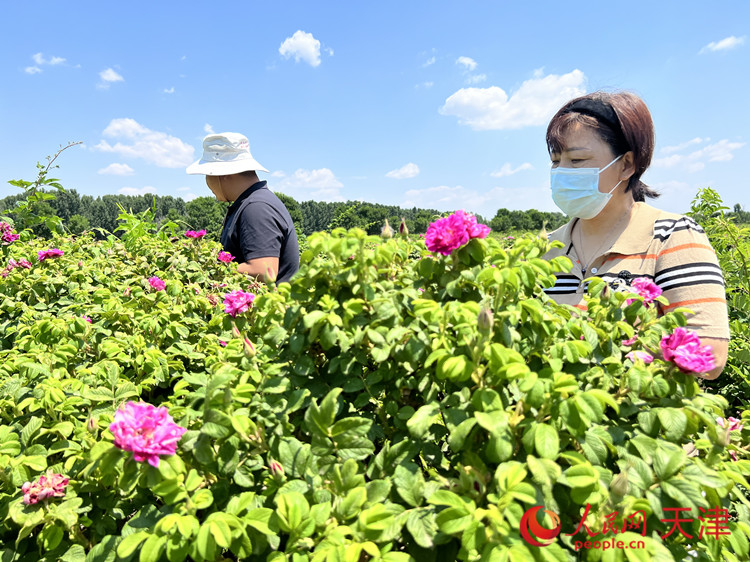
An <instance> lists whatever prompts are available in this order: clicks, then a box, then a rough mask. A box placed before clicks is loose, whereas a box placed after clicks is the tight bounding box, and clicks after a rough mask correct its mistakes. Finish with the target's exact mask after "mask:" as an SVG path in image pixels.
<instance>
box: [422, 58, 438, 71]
mask: <svg viewBox="0 0 750 562" xmlns="http://www.w3.org/2000/svg"><path fill="white" fill-rule="evenodd" d="M436 60H437V59H436V58H435V57H430V58H429V59H427V60H426V61H424V64H422V68H426V67H428V66H431V65H433V64H435V61H436Z"/></svg>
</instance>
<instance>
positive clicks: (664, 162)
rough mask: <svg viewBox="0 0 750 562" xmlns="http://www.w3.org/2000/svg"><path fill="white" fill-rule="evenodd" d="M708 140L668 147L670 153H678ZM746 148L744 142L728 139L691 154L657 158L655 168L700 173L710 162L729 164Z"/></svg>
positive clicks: (697, 140)
mask: <svg viewBox="0 0 750 562" xmlns="http://www.w3.org/2000/svg"><path fill="white" fill-rule="evenodd" d="M704 141H708V139H693V140H691V141H688V142H686V143H682V144H680V145H678V146H674V147H667V149H670V150H669V151H667V152H668V153H669V152H678V151H680V150H684V149H685V148H687V147H689V146H692V145H694V144H697V143H699V142H704ZM743 146H745V143H744V142H730V141H729V140H728V139H723V140H720V141H719V142H715V143H713V144H709V145H706V146H704V147H703V148H701V149H699V150H695V151H693V152H690V153H689V154H670V155H669V156H664V157H663V158H655V159H654V162H653V164H654V166H655V167H659V168H673V167H675V166H681V167H683V168H684V169H685V170H687V171H688V172H698V171H700V170H702V169H704V168H705V167H706V164H707V163H709V162H728V161H729V160H732V159H733V158H734V152H735V151H737V150H739V149H740V148H742V147H743ZM665 150H666V149H665Z"/></svg>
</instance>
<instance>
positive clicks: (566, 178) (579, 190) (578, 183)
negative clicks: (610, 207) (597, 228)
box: [550, 154, 622, 219]
mask: <svg viewBox="0 0 750 562" xmlns="http://www.w3.org/2000/svg"><path fill="white" fill-rule="evenodd" d="M620 158H622V154H621V155H620V156H618V157H617V158H615V159H614V160H612V162H610V163H609V164H607V165H606V166H604V168H602V169H601V170H600V169H599V168H552V170H550V187H551V188H552V200H553V201H554V202H555V205H557V206H558V207H559V208H560V210H561V211H562V212H563V213H565V214H566V215H568V216H569V217H578V218H580V219H593V218H594V217H595V216H596V215H598V214H599V213H601V211H602V209H604V207H605V206H606V205H607V202H608V201H609V200H610V199H611V198H612V192H613V191H614V190H615V189H617V186H618V185H620V184H621V183H622V180H620V181H618V182H617V185H615V186H614V187H613V188H612V190H611V191H610V192H609V193H602V192H601V191H599V174H600V173H602V172H603V171H604V170H606V169H607V168H609V167H610V166H611V165H612V164H614V163H615V162H617V161H618V160H619V159H620Z"/></svg>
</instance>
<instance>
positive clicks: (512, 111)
mask: <svg viewBox="0 0 750 562" xmlns="http://www.w3.org/2000/svg"><path fill="white" fill-rule="evenodd" d="M585 81H586V77H585V76H584V74H583V72H581V71H580V70H577V69H576V70H574V71H572V72H569V73H568V74H563V75H556V74H550V75H548V76H541V75H538V76H537V75H535V76H534V78H531V79H530V80H526V81H525V82H524V83H523V84H521V87H520V88H519V89H518V90H517V91H516V92H514V93H513V95H512V96H510V97H508V94H506V93H505V90H503V89H502V88H499V87H497V86H490V87H488V88H461V89H460V90H458V91H457V92H456V93H454V94H453V95H451V96H450V97H449V98H448V99H446V100H445V105H443V107H441V108H440V110H439V112H440V113H441V114H442V115H454V116H456V117H458V122H459V123H460V124H462V125H468V126H470V127H471V128H472V129H474V130H476V131H487V130H503V129H520V128H522V127H529V126H538V125H544V124H546V123H547V121H548V120H549V119H550V118H551V117H552V115H554V113H555V111H557V110H558V109H559V108H560V106H562V104H563V103H565V102H566V101H569V100H570V99H572V98H574V97H577V96H580V95H583V94H584V93H585V89H584V83H585Z"/></svg>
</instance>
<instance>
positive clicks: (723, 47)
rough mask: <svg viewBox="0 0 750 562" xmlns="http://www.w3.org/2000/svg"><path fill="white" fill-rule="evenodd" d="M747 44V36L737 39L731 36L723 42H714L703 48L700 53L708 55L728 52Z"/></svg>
mask: <svg viewBox="0 0 750 562" xmlns="http://www.w3.org/2000/svg"><path fill="white" fill-rule="evenodd" d="M743 43H745V36H744V35H743V36H742V37H735V36H734V35H730V36H729V37H725V38H724V39H722V40H721V41H712V42H711V43H709V44H708V45H706V46H705V47H703V48H702V49H701V50H700V53H701V54H702V53H708V52H712V53H714V52H716V51H728V50H730V49H734V48H736V47H739V46H740V45H742V44H743Z"/></svg>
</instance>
